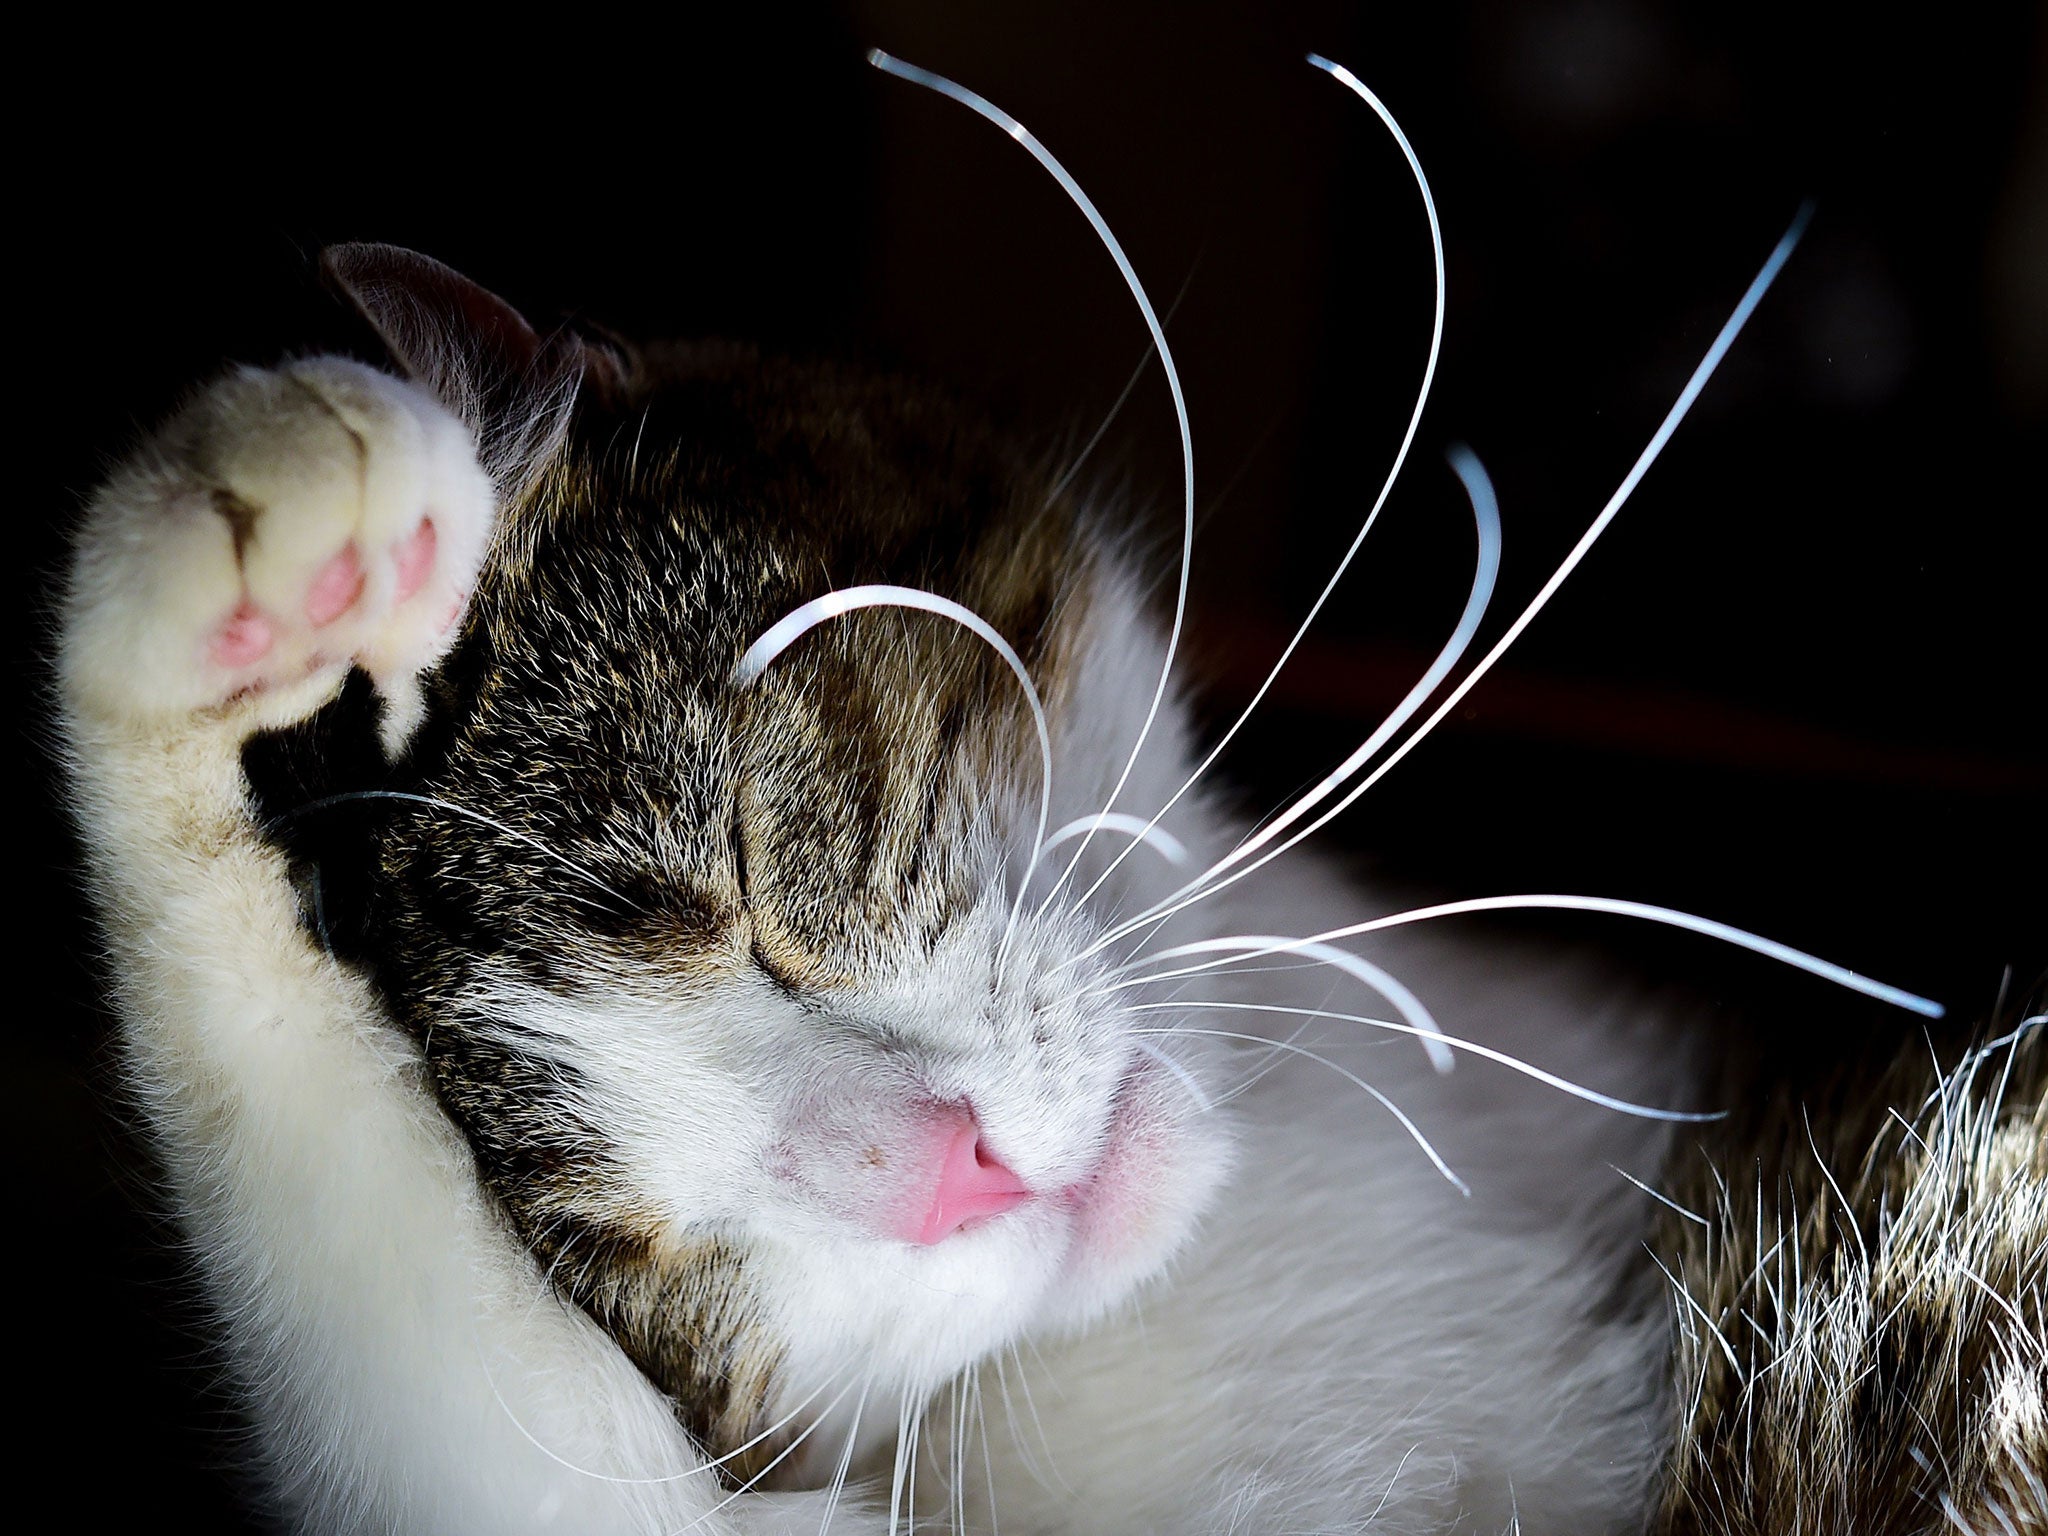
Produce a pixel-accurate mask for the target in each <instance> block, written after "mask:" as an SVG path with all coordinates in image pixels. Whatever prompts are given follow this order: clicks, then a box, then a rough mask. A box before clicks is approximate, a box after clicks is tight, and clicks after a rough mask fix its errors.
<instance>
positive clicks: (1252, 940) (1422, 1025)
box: [1101, 933, 1457, 1072]
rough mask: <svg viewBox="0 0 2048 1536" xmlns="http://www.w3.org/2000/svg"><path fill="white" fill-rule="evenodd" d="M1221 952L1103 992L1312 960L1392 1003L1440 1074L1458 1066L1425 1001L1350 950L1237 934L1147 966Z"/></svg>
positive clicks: (1187, 947) (1150, 958)
mask: <svg viewBox="0 0 2048 1536" xmlns="http://www.w3.org/2000/svg"><path fill="white" fill-rule="evenodd" d="M1219 952H1221V953H1223V954H1224V956H1225V958H1224V959H1222V960H1217V961H1212V962H1210V965H1198V966H1193V967H1190V968H1189V969H1187V970H1177V971H1162V972H1160V973H1158V974H1156V975H1150V976H1144V977H1139V978H1136V979H1135V980H1133V981H1121V982H1114V983H1110V984H1108V985H1106V986H1104V987H1103V988H1101V990H1102V991H1104V992H1110V991H1115V990H1117V989H1118V988H1121V987H1125V986H1133V985H1138V984H1140V983H1142V982H1147V981H1163V980H1166V979H1167V978H1168V977H1172V976H1187V975H1192V974H1194V972H1196V971H1205V970H1208V969H1210V968H1211V966H1212V965H1227V964H1229V963H1230V962H1231V960H1232V959H1234V958H1236V956H1237V955H1238V954H1239V953H1244V952H1248V953H1250V954H1252V955H1273V954H1282V953H1285V954H1295V955H1306V956H1307V957H1308V958H1310V959H1311V960H1316V961H1320V962H1321V963H1322V964H1324V965H1328V966H1333V967H1335V968H1336V969H1337V970H1340V971H1343V972H1344V973H1345V974H1346V975H1348V976H1355V977H1356V978H1357V979H1358V980H1360V981H1362V982H1364V983H1365V984H1366V985H1367V986H1368V987H1371V988H1372V989H1373V991H1375V992H1377V993H1379V995H1380V996H1381V997H1384V998H1385V999H1386V1000H1387V1001H1388V1002H1390V1003H1392V1004H1393V1005H1394V1011H1395V1012H1396V1013H1398V1014H1400V1015H1401V1017H1402V1018H1403V1019H1406V1020H1407V1021H1408V1029H1407V1030H1406V1031H1404V1033H1410V1034H1413V1035H1414V1036H1415V1038H1416V1039H1418V1040H1420V1041H1421V1042H1422V1047H1423V1049H1424V1050H1426V1051H1427V1052H1428V1053H1429V1060H1430V1064H1431V1065H1432V1066H1434V1067H1435V1068H1436V1069H1437V1071H1439V1072H1448V1071H1450V1070H1451V1068H1452V1067H1454V1066H1455V1065H1456V1064H1457V1060H1456V1058H1455V1057H1454V1056H1453V1055H1452V1054H1451V1049H1450V1047H1449V1046H1448V1045H1447V1044H1445V1042H1446V1041H1447V1040H1448V1039H1449V1038H1450V1037H1449V1036H1447V1035H1446V1034H1445V1033H1444V1032H1443V1031H1442V1030H1440V1029H1438V1028H1437V1027H1436V1020H1435V1019H1433V1018H1431V1017H1430V1013H1429V1010H1428V1009H1427V1008H1426V1007H1424V1006H1423V1003H1422V999H1421V998H1419V997H1417V996H1416V995H1415V994H1414V993H1413V992H1411V991H1409V990H1408V988H1407V987H1406V986H1405V985H1404V984H1403V983H1402V982H1401V981H1400V979H1399V978H1398V977H1396V976H1394V975H1392V974H1391V973H1389V972H1388V971H1386V970H1384V969H1382V968H1381V967H1379V966H1377V965H1374V964H1373V963H1372V962H1371V961H1370V960H1364V959H1361V958H1359V957H1358V956H1357V955H1354V954H1352V953H1351V952H1350V951H1349V950H1344V949H1339V948H1337V947H1336V945H1334V944H1326V943H1323V942H1321V941H1320V940H1319V939H1292V938H1287V937H1285V936H1283V935H1279V934H1251V933H1245V934H1233V935H1232V936H1230V937H1228V938H1221V939H1198V940H1196V941H1195V942H1194V943H1192V944H1178V945H1175V946H1174V947H1173V948H1172V949H1162V950H1160V951H1159V952H1158V953H1157V954H1153V955H1147V956H1146V957H1145V959H1144V960H1143V961H1142V962H1141V963H1142V964H1147V965H1150V964H1153V963H1155V962H1158V961H1162V960H1180V959H1185V958H1187V957H1188V956H1191V955H1213V954H1217V953H1219Z"/></svg>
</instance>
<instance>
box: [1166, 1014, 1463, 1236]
mask: <svg viewBox="0 0 2048 1536" xmlns="http://www.w3.org/2000/svg"><path fill="white" fill-rule="evenodd" d="M1158 1033H1160V1034H1168V1035H1212V1036H1214V1037H1215V1038H1217V1039H1219V1040H1243V1041H1246V1042H1248V1043H1250V1044H1252V1045H1259V1046H1265V1047H1267V1048H1269V1049H1271V1050H1276V1051H1286V1052H1288V1053H1289V1054H1291V1055H1295V1056H1305V1057H1307V1058H1308V1059H1309V1060H1310V1061H1314V1062H1319V1063H1321V1064H1322V1065H1323V1066H1326V1067H1328V1068H1329V1069H1330V1070H1331V1071H1332V1072H1334V1073H1336V1074H1337V1075H1338V1076H1339V1077H1341V1078H1343V1079H1344V1080H1345V1081H1346V1082H1348V1083H1350V1084H1351V1085H1352V1086H1353V1087H1354V1088H1357V1089H1359V1090H1360V1091H1361V1092H1364V1093H1367V1094H1370V1095H1371V1096H1372V1097H1373V1099H1374V1100H1376V1101H1377V1102H1378V1104H1379V1106H1380V1107H1381V1108H1382V1109H1384V1110H1386V1112H1387V1113H1388V1114H1390V1115H1392V1116H1393V1117H1394V1118H1395V1119H1396V1120H1398V1121H1400V1122H1401V1129H1402V1130H1404V1131H1406V1132H1407V1133H1408V1135H1409V1138H1410V1139H1411V1140H1412V1141H1414V1143H1415V1145H1416V1146H1418V1147H1420V1148H1422V1150H1423V1152H1424V1154H1425V1155H1427V1156H1428V1158H1429V1160H1430V1162H1432V1163H1434V1164H1435V1165H1436V1171H1437V1172H1438V1173H1440V1174H1442V1175H1443V1176H1444V1178H1445V1179H1447V1180H1448V1181H1449V1182H1450V1184H1451V1187H1452V1188H1454V1189H1456V1190H1457V1191H1458V1193H1459V1194H1461V1195H1466V1196H1469V1195H1470V1194H1471V1193H1472V1186H1471V1185H1469V1184H1467V1183H1466V1182H1465V1181H1464V1180H1463V1179H1461V1178H1459V1177H1458V1175H1457V1174H1456V1173H1455V1172H1453V1171H1452V1169H1451V1165H1450V1164H1449V1163H1447V1162H1445V1161H1444V1160H1443V1158H1442V1156H1441V1155H1439V1154H1438V1152H1437V1150H1436V1148H1435V1147H1433V1146H1431V1145H1430V1144H1429V1138H1428V1137H1427V1136H1425V1135H1423V1134H1422V1130H1421V1127H1419V1126H1417V1125H1416V1123H1415V1122H1414V1121H1413V1120H1410V1119H1409V1118H1408V1117H1407V1116H1406V1115H1405V1114H1403V1113H1402V1112H1401V1106H1400V1105H1398V1104H1396V1103H1395V1102H1394V1101H1393V1100H1392V1099H1390V1098H1388V1097H1387V1096H1386V1095H1385V1094H1384V1093H1381V1092H1380V1091H1379V1089H1377V1088H1375V1087H1373V1085H1372V1084H1371V1083H1368V1082H1367V1081H1366V1080H1365V1079H1364V1078H1362V1077H1360V1076H1359V1075H1358V1074H1357V1073H1356V1072H1351V1071H1347V1070H1346V1069H1345V1068H1343V1067H1340V1066H1338V1065H1337V1063H1336V1062H1334V1061H1332V1060H1330V1059H1329V1057H1327V1056H1322V1055H1318V1054H1317V1053H1316V1052H1314V1051H1312V1050H1310V1049H1308V1047H1307V1046H1302V1045H1295V1044H1293V1043H1292V1042H1291V1041H1287V1040H1272V1039H1268V1038H1267V1037H1266V1036H1264V1035H1247V1034H1241V1033H1239V1032H1238V1031H1236V1030H1229V1029H1195V1028H1193V1027H1191V1026H1176V1027H1174V1028H1172V1029H1165V1030H1160V1031H1158Z"/></svg>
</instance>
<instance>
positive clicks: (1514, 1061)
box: [1130, 1001, 1727, 1178]
mask: <svg viewBox="0 0 2048 1536" xmlns="http://www.w3.org/2000/svg"><path fill="white" fill-rule="evenodd" d="M1130 1008H1131V1011H1132V1012H1133V1013H1139V1012H1145V1013H1152V1012H1160V1013H1165V1012H1172V1011H1173V1010H1175V1009H1179V1010H1181V1011H1183V1012H1185V1011H1186V1010H1188V1009H1190V1008H1193V1009H1197V1010H1208V1009H1212V1008H1213V1009H1228V1010H1230V1011H1232V1012H1235V1013H1280V1014H1287V1015H1290V1016H1296V1017H1301V1018H1311V1019H1334V1020H1336V1021H1338V1022H1339V1023H1344V1024H1369V1025H1371V1026H1372V1027H1373V1028H1374V1029H1384V1030H1387V1031H1388V1032H1390V1033H1392V1034H1397V1035H1415V1034H1420V1033H1421V1031H1420V1030H1418V1029H1416V1027H1415V1026H1414V1025H1412V1024H1397V1023H1395V1022H1394V1021H1393V1020H1392V1019H1375V1018H1371V1017H1369V1016H1367V1015H1365V1014H1358V1013H1337V1012H1334V1011H1333V1010H1331V1009H1328V1008H1303V1007H1298V1006H1287V1005H1284V1004H1280V1003H1230V1002H1193V1003H1190V1002H1181V1001H1174V1002H1170V1003H1132V1004H1131V1005H1130ZM1435 1040H1436V1043H1437V1044H1439V1045H1443V1046H1446V1047H1449V1046H1456V1047H1457V1048H1458V1049H1459V1050H1461V1051H1468V1052H1470V1053H1471V1054H1472V1055H1474V1056H1478V1057H1481V1058H1483V1059H1484V1060H1486V1061H1492V1062H1498V1063H1499V1064H1500V1065H1501V1066H1504V1067H1506V1068H1508V1069H1509V1070H1510V1071H1513V1072H1519V1073H1521V1074H1522V1076H1524V1077H1527V1078H1533V1079H1534V1080H1535V1081H1537V1082H1539V1083H1542V1084H1543V1085H1544V1086H1545V1087H1547V1088H1555V1089H1557V1090H1558V1092H1560V1093H1568V1094H1570V1095H1571V1096H1572V1097H1573V1098H1575V1099H1584V1100H1585V1101H1586V1102H1587V1103H1588V1104H1598V1105H1599V1106H1600V1107H1601V1108H1602V1109H1612V1110H1615V1111H1617V1112H1619V1113H1621V1114H1624V1115H1634V1116H1635V1117H1636V1118H1637V1119H1639V1120H1672V1121H1681V1122H1686V1123H1699V1122H1703V1121H1712V1120H1725V1119H1726V1118H1727V1116H1726V1115H1725V1114H1723V1113H1722V1112H1720V1111H1718V1110H1714V1111H1699V1110H1682V1109H1658V1108H1656V1107H1655V1106H1653V1105H1649V1104H1636V1103H1632V1102H1630V1101H1629V1100H1627V1099H1617V1098H1616V1097H1614V1095H1613V1094H1611V1093H1602V1092H1600V1090H1599V1089H1597V1088H1588V1087H1586V1086H1585V1084H1583V1083H1575V1082H1573V1081H1572V1080H1571V1079H1570V1078H1568V1077H1559V1076H1558V1075H1557V1074H1556V1073H1555V1072H1546V1071H1545V1070H1544V1069H1543V1068H1541V1067H1539V1066H1537V1065H1535V1064H1534V1063H1533V1062H1528V1061H1524V1060H1523V1059H1522V1058H1521V1057H1519V1056H1511V1055H1509V1054H1508V1053H1507V1052H1506V1051H1500V1050H1496V1049H1494V1048H1493V1047H1492V1046H1490V1045H1481V1044H1480V1043H1479V1042H1478V1041H1476V1040H1463V1039H1460V1038H1459V1037H1458V1036H1456V1035H1446V1034H1442V1033H1438V1034H1437V1035H1436V1036H1435ZM1622 1177H1624V1178H1626V1177H1627V1175H1626V1174H1623V1175H1622Z"/></svg>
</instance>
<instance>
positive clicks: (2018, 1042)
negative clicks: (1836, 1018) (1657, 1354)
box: [1652, 1013, 2048, 1536]
mask: <svg viewBox="0 0 2048 1536" xmlns="http://www.w3.org/2000/svg"><path fill="white" fill-rule="evenodd" d="M1845 1103H1846V1104H1849V1105H1853V1106H1854V1112H1851V1113H1848V1114H1844V1115H1839V1116H1837V1115H1834V1114H1831V1115H1830V1116H1829V1117H1828V1118H1827V1120H1826V1121H1825V1122H1824V1121H1823V1117H1822V1116H1821V1114H1820V1113H1818V1112H1815V1113H1813V1114H1812V1115H1811V1116H1807V1115H1805V1114H1803V1113H1802V1112H1801V1111H1800V1110H1798V1109H1796V1108H1795V1109H1792V1110H1791V1111H1790V1112H1789V1113H1783V1114H1780V1115H1779V1116H1778V1117H1777V1118H1778V1120H1779V1122H1780V1123H1781V1124H1782V1125H1783V1126H1784V1127H1785V1128H1786V1130H1785V1134H1784V1140H1783V1143H1782V1145H1780V1146H1778V1147H1777V1148H1776V1149H1775V1152H1776V1158H1777V1160H1776V1161H1775V1162H1773V1161H1771V1151H1770V1149H1769V1143H1763V1144H1762V1145H1763V1146H1764V1147H1765V1148H1766V1151H1765V1153H1764V1155H1763V1157H1762V1158H1761V1159H1760V1160H1759V1162H1758V1164H1757V1167H1756V1171H1755V1173H1754V1175H1753V1176H1744V1175H1741V1174H1740V1173H1739V1171H1738V1170H1736V1169H1734V1168H1729V1169H1727V1170H1726V1174H1725V1176H1724V1174H1723V1173H1722V1172H1721V1171H1719V1170H1717V1169H1715V1168H1714V1167H1712V1166H1711V1164H1710V1162H1709V1161H1708V1160H1706V1159H1701V1160H1700V1161H1699V1162H1698V1164H1697V1165H1696V1166H1695V1167H1694V1168H1693V1169H1692V1170H1690V1173H1689V1179H1690V1184H1691V1188H1690V1189H1689V1190H1687V1191H1685V1193H1686V1194H1690V1195H1691V1196H1692V1197H1693V1198H1692V1199H1691V1201H1690V1202H1689V1203H1691V1204H1692V1206H1693V1208H1694V1209H1695V1210H1698V1211H1701V1212H1704V1213H1705V1219H1704V1220H1703V1221H1699V1222H1697V1223H1694V1222H1685V1223H1680V1222H1679V1221H1677V1220H1676V1219H1674V1221H1673V1223H1672V1225H1673V1227H1674V1228H1678V1227H1680V1226H1681V1225H1682V1226H1683V1227H1684V1235H1683V1236H1682V1237H1678V1236H1677V1233H1676V1231H1674V1233H1673V1234H1672V1235H1673V1236H1674V1237H1675V1238H1676V1239H1677V1240H1676V1241H1675V1243H1674V1244H1673V1245H1672V1246H1673V1247H1675V1249H1676V1254H1677V1262H1676V1263H1675V1264H1674V1265H1673V1266H1672V1269H1671V1273H1672V1275H1673V1277H1674V1284H1675V1286H1676V1287H1677V1289H1678V1293H1679V1294H1678V1296H1677V1298H1676V1331H1677V1351H1676V1360H1675V1384H1676V1400H1677V1409H1678V1422H1679V1428H1678V1443H1677V1446H1676V1449H1675V1452H1674V1455H1673V1460H1672V1464H1671V1473H1670V1481H1669V1484H1668V1487H1667V1489H1666V1492H1665V1495H1664V1499H1663V1503H1662V1508H1661V1510H1660V1511H1659V1514H1658V1517H1657V1520H1656V1522H1655V1524H1654V1526H1653V1527H1652V1528H1653V1530H1655V1531H1656V1532H1659V1533H1662V1536H1766V1533H1780V1532H1787V1531H1797V1532H1800V1533H1802V1536H1918V1533H1922V1532H1927V1533H1932V1532H1937V1531H1946V1532H1954V1533H1968V1536H2021V1533H2032V1532H2040V1531H2044V1530H2048V1485H2044V1479H2048V1029H2044V1027H2043V1025H2042V1022H2041V1019H2040V1018H2039V1016H2038V1013H2037V1014H2036V1015H2034V1016H2032V1017H2030V1018H2029V1020H2028V1021H2027V1022H2026V1023H2023V1024H2021V1025H2020V1026H2019V1027H2018V1028H2017V1029H2015V1030H2013V1031H2012V1032H2010V1033H2008V1034H2006V1035H2004V1036H2002V1037H2000V1038H1999V1039H1997V1040H1994V1041H1992V1042H1990V1043H1989V1044H1985V1045H1980V1046H1978V1047H1976V1048H1974V1049H1972V1050H1970V1051H1969V1052H1967V1053H1966V1054H1965V1055H1964V1056H1963V1057H1962V1058H1961V1060H1960V1061H1958V1062H1957V1063H1955V1064H1954V1065H1953V1066H1951V1067H1948V1068H1946V1069H1944V1068H1942V1067H1941V1066H1940V1065H1939V1064H1938V1063H1936V1062H1933V1061H1931V1060H1930V1053H1929V1050H1928V1047H1927V1046H1926V1045H1924V1044H1922V1045H1919V1046H1918V1047H1917V1048H1913V1049H1909V1050H1908V1051H1907V1052H1906V1053H1905V1055H1904V1056H1902V1058H1901V1059H1900V1060H1899V1061H1898V1062H1896V1063H1895V1064H1894V1065H1893V1066H1892V1068H1891V1070H1890V1071H1889V1073H1888V1074H1887V1075H1886V1077H1885V1079H1884V1081H1883V1083H1882V1084H1881V1085H1880V1087H1879V1091H1877V1092H1875V1093H1863V1094H1858V1095H1855V1096H1854V1097H1853V1098H1849V1097H1847V1096H1845ZM1681 1198H1683V1195H1682V1196H1681Z"/></svg>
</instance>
